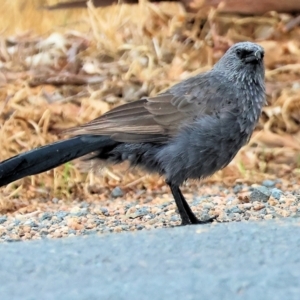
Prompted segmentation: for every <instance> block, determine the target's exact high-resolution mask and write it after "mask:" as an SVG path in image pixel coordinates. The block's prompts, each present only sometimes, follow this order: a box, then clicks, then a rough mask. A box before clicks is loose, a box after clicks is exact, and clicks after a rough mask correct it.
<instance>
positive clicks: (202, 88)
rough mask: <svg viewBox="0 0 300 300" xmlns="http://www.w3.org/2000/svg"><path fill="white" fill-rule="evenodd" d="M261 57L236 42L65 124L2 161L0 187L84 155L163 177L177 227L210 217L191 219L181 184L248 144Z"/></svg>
mask: <svg viewBox="0 0 300 300" xmlns="http://www.w3.org/2000/svg"><path fill="white" fill-rule="evenodd" d="M263 57H264V50H263V48H262V47H261V46H259V45H257V44H255V43H250V42H241V43H236V44H234V45H233V46H231V47H230V48H229V49H228V50H227V51H226V53H225V54H224V55H223V57H221V59H220V60H219V61H218V62H217V63H216V64H215V65H214V66H213V67H212V69H211V70H210V71H207V72H204V73H200V74H198V75H196V76H194V77H191V78H188V79H186V80H184V81H182V82H180V83H178V84H176V85H174V86H172V87H171V88H169V89H168V90H166V91H164V92H162V93H160V94H158V95H157V96H154V97H148V98H142V99H140V100H137V101H133V102H130V103H126V104H124V105H121V106H118V107H116V108H113V109H112V110H110V111H108V112H106V113H105V114H103V115H102V116H100V117H99V118H96V119H94V120H92V121H90V122H88V123H86V124H83V125H81V126H78V127H75V128H71V129H69V130H68V134H70V136H71V137H70V138H69V139H65V140H61V141H58V142H55V143H52V144H49V145H46V146H43V147H40V148H36V149H33V150H31V151H28V152H24V153H21V154H19V155H17V156H14V157H12V158H9V159H7V160H5V161H3V162H1V163H0V186H3V185H5V184H8V183H10V182H12V181H15V180H17V179H20V178H23V177H25V176H28V175H34V174H38V173H41V172H44V171H47V170H49V169H52V168H55V167H57V166H59V165H61V164H64V163H66V162H68V161H71V160H73V159H75V158H78V157H82V156H86V155H87V154H89V156H90V158H92V159H98V160H101V161H105V162H107V163H112V164H117V163H121V162H123V161H129V163H130V165H131V166H140V167H142V168H144V169H145V170H146V171H148V172H157V173H159V174H160V175H163V176H165V179H166V183H167V184H168V185H169V186H170V189H171V192H172V194H173V197H174V199H175V202H176V205H177V208H178V212H179V214H180V216H181V219H182V225H187V224H199V223H206V222H211V221H212V219H209V220H207V221H200V220H198V218H197V217H196V216H195V215H194V213H193V212H192V210H191V208H190V207H189V205H188V203H187V201H186V200H185V198H184V196H183V195H182V193H181V191H180V185H181V184H182V183H183V182H184V181H186V180H187V179H189V178H193V179H202V178H205V177H208V176H210V175H212V174H213V173H215V172H216V171H218V170H220V169H222V168H224V167H225V166H227V165H228V164H229V163H230V161H231V160H232V159H233V158H234V156H235V155H236V154H237V152H238V151H239V149H240V148H241V147H242V146H243V145H245V144H246V143H247V142H248V141H249V139H250V137H251V134H252V132H253V130H254V128H255V126H256V124H257V122H258V120H259V117H260V114H261V110H262V107H263V106H264V104H265V83H264V62H263Z"/></svg>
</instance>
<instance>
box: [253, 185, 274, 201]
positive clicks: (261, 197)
mask: <svg viewBox="0 0 300 300" xmlns="http://www.w3.org/2000/svg"><path fill="white" fill-rule="evenodd" d="M270 196H271V191H270V190H269V189H268V188H266V187H265V186H258V187H255V188H253V190H252V192H251V194H250V201H252V202H254V201H259V202H267V201H268V200H269V198H270Z"/></svg>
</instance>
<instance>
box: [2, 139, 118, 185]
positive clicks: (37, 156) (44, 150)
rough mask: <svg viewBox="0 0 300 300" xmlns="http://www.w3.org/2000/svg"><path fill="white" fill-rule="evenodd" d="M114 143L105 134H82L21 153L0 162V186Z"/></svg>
mask: <svg viewBox="0 0 300 300" xmlns="http://www.w3.org/2000/svg"><path fill="white" fill-rule="evenodd" d="M115 143H116V142H115V141H113V140H111V139H110V138H109V137H107V136H97V135H82V136H76V137H73V138H71V139H68V140H63V141H59V142H55V143H53V144H50V145H46V146H43V147H40V148H36V149H33V150H30V151H28V152H24V153H21V154H19V155H16V156H14V157H12V158H9V159H7V160H5V161H3V162H1V163H0V187H1V186H3V185H6V184H8V183H11V182H13V181H15V180H18V179H20V178H23V177H26V176H29V175H35V174H39V173H42V172H45V171H48V170H50V169H53V168H55V167H57V166H60V165H62V164H64V163H66V162H68V161H71V160H73V159H75V158H78V157H81V156H84V155H86V154H88V153H91V152H93V151H97V150H101V149H102V148H104V147H110V146H113V145H114V144H115Z"/></svg>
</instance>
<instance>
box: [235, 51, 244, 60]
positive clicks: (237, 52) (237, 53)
mask: <svg viewBox="0 0 300 300" xmlns="http://www.w3.org/2000/svg"><path fill="white" fill-rule="evenodd" d="M236 55H237V56H238V57H239V58H242V56H243V51H242V50H240V49H237V50H236Z"/></svg>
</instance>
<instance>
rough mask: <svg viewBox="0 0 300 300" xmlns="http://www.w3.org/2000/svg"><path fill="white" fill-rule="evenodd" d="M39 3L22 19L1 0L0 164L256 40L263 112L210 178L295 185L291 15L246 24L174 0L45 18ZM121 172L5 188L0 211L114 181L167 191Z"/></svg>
mask: <svg viewBox="0 0 300 300" xmlns="http://www.w3.org/2000/svg"><path fill="white" fill-rule="evenodd" d="M37 2H38V3H39V4H40V3H41V2H42V1H27V2H26V6H25V7H23V8H22V9H23V12H22V14H21V13H20V8H21V3H22V1H4V5H3V6H2V8H1V10H2V11H1V13H2V14H1V15H3V16H4V17H3V18H2V19H1V25H2V28H4V31H3V32H2V36H1V41H0V120H1V121H0V122H1V123H0V124H1V125H0V126H1V127H0V143H1V149H0V160H3V159H5V158H8V157H10V156H12V155H15V154H17V153H19V152H22V151H25V150H29V149H32V148H33V147H38V146H40V145H43V144H46V143H49V142H52V141H55V140H57V139H58V138H59V132H60V131H61V130H63V129H65V128H67V127H70V126H74V125H78V124H80V123H83V122H86V121H88V120H91V119H93V118H95V117H96V116H99V115H100V114H102V113H104V112H105V111H107V110H108V109H109V108H111V107H112V106H114V105H119V104H121V103H124V102H126V101H131V100H135V99H138V98H139V97H141V96H144V95H153V94H155V93H157V92H159V91H161V90H163V89H165V88H167V87H168V86H170V85H172V84H174V83H175V82H177V81H180V80H182V79H183V78H186V77H188V76H191V75H193V74H194V73H196V72H200V71H204V70H207V69H208V68H210V67H211V66H212V65H213V64H214V62H215V61H216V60H217V59H218V58H219V57H220V56H221V55H222V54H223V53H224V51H225V50H226V49H227V48H228V47H229V46H230V45H231V44H233V43H234V42H238V41H242V40H251V41H256V42H258V43H260V44H261V45H262V46H263V47H264V48H265V50H266V67H267V71H266V78H267V93H268V102H269V106H267V107H266V108H265V110H264V113H263V116H262V118H261V121H260V124H259V126H258V128H257V130H256V132H255V134H254V135H253V138H252V140H251V143H250V144H249V145H248V146H247V147H245V148H244V149H243V150H242V151H240V153H239V154H238V156H237V157H236V159H235V160H234V162H233V163H232V164H231V165H230V166H229V167H227V168H226V169H224V170H223V171H220V172H218V173H217V174H216V175H215V176H213V177H212V178H210V179H209V180H211V181H217V182H220V181H221V182H225V183H228V184H229V183H232V182H236V181H247V182H255V181H259V180H261V179H262V178H265V177H266V176H267V177H269V178H270V177H281V178H284V179H286V180H289V181H291V182H292V180H298V179H299V164H300V157H299V150H300V133H299V120H300V82H299V73H300V71H299V70H300V68H299V67H300V58H299V57H300V55H299V54H300V41H299V39H298V38H297V37H299V34H300V28H293V29H291V30H290V31H289V32H286V31H285V25H286V24H287V23H288V21H289V20H290V19H291V18H292V17H291V16H288V15H280V14H275V13H272V14H268V15H265V16H263V17H255V18H250V17H248V18H241V17H238V16H230V17H229V16H224V15H223V16H220V15H218V13H217V12H216V11H213V10H212V11H210V13H209V14H208V15H201V14H199V15H198V16H195V15H189V14H186V13H185V12H184V10H183V9H182V7H181V6H180V5H179V4H177V3H163V4H161V5H155V4H149V3H146V2H144V1H141V2H140V4H139V5H135V6H127V5H122V6H113V7H110V8H106V9H95V8H93V7H92V5H89V7H88V9H87V10H76V11H70V12H65V11H60V12H45V11H36V10H35V9H34V8H35V7H36V6H38V5H37ZM23 3H25V2H23ZM8 12H9V13H10V17H8ZM6 16H7V17H6ZM124 170H125V171H126V166H122V167H119V168H114V169H104V170H103V172H102V176H95V175H94V174H93V173H92V172H89V173H86V172H83V171H82V170H81V169H80V168H79V166H78V165H77V164H76V163H75V164H74V163H69V164H66V165H64V166H61V167H59V168H56V169H55V170H52V171H49V172H46V173H43V174H40V175H37V176H31V177H29V178H25V179H22V180H19V181H18V182H16V183H12V184H10V185H8V186H7V187H5V188H2V189H1V190H0V197H1V201H0V211H1V210H2V211H4V210H14V209H17V208H18V207H20V206H22V205H27V204H28V203H30V201H31V200H32V199H36V198H49V197H53V196H58V197H63V198H70V199H72V198H73V199H74V198H82V199H94V198H99V197H100V198H101V197H103V195H104V194H105V191H106V190H107V189H109V188H111V187H114V186H116V185H121V186H122V187H124V188H125V189H126V190H130V189H135V188H146V189H152V190H153V189H158V188H160V187H161V186H162V185H163V179H161V178H158V177H157V176H142V175H141V174H142V173H140V172H139V171H137V170H135V171H134V172H124ZM124 174H125V175H124ZM143 175H144V174H143ZM95 192H96V194H95Z"/></svg>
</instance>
